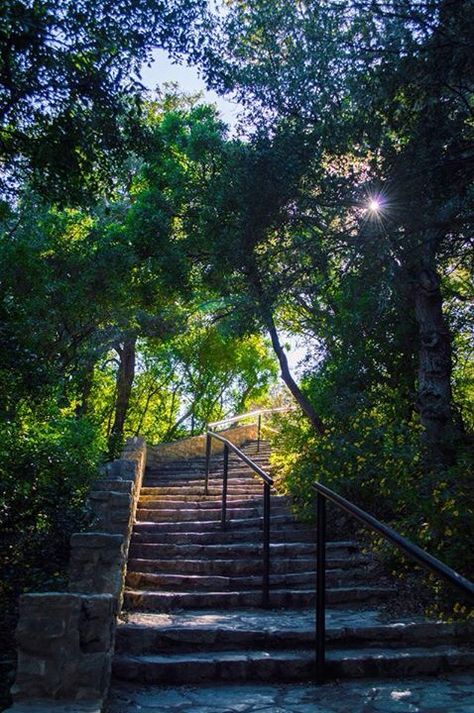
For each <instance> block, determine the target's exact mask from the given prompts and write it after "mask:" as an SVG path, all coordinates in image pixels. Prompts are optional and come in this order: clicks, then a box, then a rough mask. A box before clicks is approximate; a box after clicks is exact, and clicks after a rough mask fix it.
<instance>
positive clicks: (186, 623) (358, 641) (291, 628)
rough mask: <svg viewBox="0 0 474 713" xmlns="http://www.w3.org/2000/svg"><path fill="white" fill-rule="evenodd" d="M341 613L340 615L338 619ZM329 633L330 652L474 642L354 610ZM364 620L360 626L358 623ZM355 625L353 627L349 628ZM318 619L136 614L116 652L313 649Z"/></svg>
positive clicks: (455, 629)
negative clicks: (348, 649) (362, 648)
mask: <svg viewBox="0 0 474 713" xmlns="http://www.w3.org/2000/svg"><path fill="white" fill-rule="evenodd" d="M336 612H337V613H336ZM327 619H328V621H327V627H326V645H327V647H328V649H336V648H339V649H340V648H345V649H347V648H349V647H351V648H354V647H367V646H381V647H384V648H400V647H401V646H402V645H403V646H413V645H415V646H417V647H421V646H422V647H432V646H437V645H449V646H458V645H465V644H468V643H469V641H472V634H473V633H474V632H473V627H472V626H469V625H465V624H445V623H441V622H413V621H409V620H402V621H393V622H391V623H388V624H382V623H380V622H379V617H378V616H377V612H371V611H369V612H367V614H365V613H363V614H362V615H361V616H359V617H357V612H356V611H353V610H349V611H348V612H347V615H346V611H345V610H333V611H330V612H329V615H328V617H327ZM357 620H359V623H357V624H356V623H355V622H356V621H357ZM348 624H350V625H348ZM314 644H315V614H314V612H313V611H312V610H293V611H292V610H287V611H286V612H285V613H284V614H282V612H278V611H273V610H268V609H266V610H260V611H248V610H247V611H243V612H242V611H239V610H237V611H232V610H228V611H227V612H226V615H225V616H224V615H223V612H221V611H214V612H210V613H208V614H207V613H206V612H203V611H199V610H197V611H194V612H193V611H191V612H183V613H182V614H181V616H179V617H178V616H176V615H169V614H152V613H150V614H133V613H131V614H130V615H129V617H128V620H127V621H126V622H123V623H120V624H119V626H118V628H117V635H116V651H117V652H124V653H128V654H131V655H143V654H154V653H160V652H162V651H166V652H168V653H173V652H176V651H186V650H188V651H189V650H190V649H192V648H193V647H197V648H198V649H201V650H202V649H203V648H204V647H205V650H206V651H210V650H219V649H231V648H232V649H252V648H253V649H255V648H257V649H296V648H313V647H314Z"/></svg>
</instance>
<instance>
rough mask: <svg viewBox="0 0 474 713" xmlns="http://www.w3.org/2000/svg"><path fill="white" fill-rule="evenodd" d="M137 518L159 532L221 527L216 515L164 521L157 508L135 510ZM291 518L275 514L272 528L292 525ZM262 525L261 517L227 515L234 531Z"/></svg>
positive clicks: (202, 530)
mask: <svg viewBox="0 0 474 713" xmlns="http://www.w3.org/2000/svg"><path fill="white" fill-rule="evenodd" d="M137 520H138V521H139V522H151V523H155V525H156V529H157V531H161V532H190V533H191V532H193V533H195V532H215V531H216V530H218V529H220V528H221V524H220V520H219V519H218V518H217V517H216V518H214V519H213V520H186V521H180V522H175V521H172V520H170V521H168V522H164V521H162V520H161V519H160V517H159V510H140V511H137ZM293 521H294V520H293V518H292V517H291V515H275V516H274V517H272V521H271V524H272V526H273V528H275V529H276V528H278V527H280V526H282V525H283V526H284V525H292V524H293ZM262 527H263V517H260V516H255V517H234V518H232V517H231V516H230V515H229V514H228V515H227V521H226V528H225V529H227V530H233V529H235V530H236V531H237V530H239V529H240V528H242V529H245V528H253V529H257V530H258V529H261V528H262Z"/></svg>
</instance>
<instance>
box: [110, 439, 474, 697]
mask: <svg viewBox="0 0 474 713" xmlns="http://www.w3.org/2000/svg"><path fill="white" fill-rule="evenodd" d="M244 450H245V452H246V453H247V454H248V455H250V457H251V458H252V459H253V460H254V461H255V462H256V463H258V464H259V465H260V466H261V467H262V468H263V469H268V456H269V449H268V446H267V445H266V444H262V445H261V448H260V452H259V453H256V447H255V444H249V445H248V446H247V447H246V448H245V449H244ZM203 473H204V462H203V459H194V460H192V461H174V462H169V463H166V464H159V463H155V464H154V463H153V461H151V462H150V465H149V468H148V469H147V474H146V477H145V482H144V486H143V488H142V491H141V497H140V501H139V506H138V510H137V522H136V524H135V528H134V532H133V536H132V542H131V547H130V553H129V562H128V574H127V580H126V591H125V599H124V610H125V612H124V617H123V621H122V622H121V623H120V625H119V627H118V632H117V640H116V655H115V660H114V677H115V679H116V680H122V681H128V682H136V683H157V684H159V683H165V684H167V685H169V684H175V683H176V684H191V683H197V682H203V681H216V682H217V681H232V682H239V681H251V680H253V681H274V680H278V681H280V682H281V681H308V680H310V679H311V678H312V677H313V675H314V627H315V625H314V620H315V616H314V602H315V576H316V574H315V544H314V537H315V536H314V530H313V529H310V528H308V527H305V526H304V525H301V524H298V523H297V522H296V521H295V519H294V517H293V515H292V512H291V508H290V501H289V499H288V498H287V497H285V496H282V495H278V494H276V493H275V494H274V495H272V503H271V508H272V517H271V578H270V579H271V596H270V606H271V608H270V609H262V608H261V606H260V604H261V599H262V594H261V583H262V577H261V570H262V556H261V553H262V544H261V543H262V507H263V502H262V490H263V487H262V482H261V481H260V480H259V479H258V478H257V477H256V476H254V475H253V474H252V471H251V470H250V469H249V468H248V467H246V466H244V465H243V464H242V462H241V461H239V460H238V459H237V458H236V457H235V456H231V457H230V460H229V481H228V488H229V489H228V506H227V518H228V520H227V527H226V529H225V530H223V529H222V528H221V524H220V514H221V513H220V498H221V487H222V460H221V459H218V458H215V459H213V469H212V472H211V477H210V481H209V494H208V495H204V476H203ZM327 566H328V575H327V580H328V605H329V608H328V615H327V640H328V652H327V660H328V664H327V666H328V675H329V676H331V677H337V678H343V677H351V678H352V677H354V678H356V677H357V678H359V677H369V676H382V675H384V676H392V675H397V676H400V675H423V674H435V673H439V672H441V671H454V670H456V671H457V670H464V669H467V668H469V667H470V666H472V665H473V664H474V652H473V651H472V649H470V648H469V639H470V638H471V637H472V628H471V629H469V627H466V626H464V625H455V624H444V623H440V622H430V621H424V620H421V619H416V618H407V619H403V618H401V619H397V620H394V621H390V622H387V621H385V620H384V617H383V614H382V613H381V612H380V610H379V608H378V607H379V605H380V604H381V603H382V602H383V601H384V600H386V599H387V598H389V597H390V596H391V595H392V594H393V593H394V588H393V585H392V584H391V583H389V584H386V583H383V582H374V581H373V576H372V577H371V572H372V562H371V560H370V558H368V557H367V556H364V555H363V554H362V553H361V550H360V547H359V544H358V543H357V542H355V541H353V540H352V539H347V538H344V537H343V538H341V539H340V540H339V539H337V540H334V541H332V542H330V543H329V544H328V551H327ZM367 582H369V584H368V583H367Z"/></svg>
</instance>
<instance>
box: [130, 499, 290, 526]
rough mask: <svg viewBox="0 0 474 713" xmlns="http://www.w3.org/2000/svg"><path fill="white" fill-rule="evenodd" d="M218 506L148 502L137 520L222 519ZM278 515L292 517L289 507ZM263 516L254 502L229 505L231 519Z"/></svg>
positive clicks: (260, 508)
mask: <svg viewBox="0 0 474 713" xmlns="http://www.w3.org/2000/svg"><path fill="white" fill-rule="evenodd" d="M218 505H219V507H216V508H208V507H206V508H199V507H189V504H188V507H187V508H185V509H184V508H183V509H174V508H168V507H166V508H155V507H150V506H149V505H148V504H146V505H144V506H140V505H139V506H138V508H137V520H148V521H149V522H150V521H151V522H153V521H154V519H152V516H153V518H159V520H157V522H175V521H177V520H178V521H179V522H193V521H194V522H196V521H202V522H209V521H211V520H213V521H215V520H220V519H221V507H220V503H218ZM277 512H278V515H282V514H284V515H286V517H291V515H290V514H289V513H288V508H285V510H284V512H283V513H282V510H281V508H278V510H277ZM261 516H262V507H258V505H254V504H252V505H251V506H250V507H236V506H235V505H233V504H232V503H228V505H227V517H228V519H230V520H244V519H250V518H260V517H261Z"/></svg>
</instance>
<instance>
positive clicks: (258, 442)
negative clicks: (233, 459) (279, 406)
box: [257, 413, 262, 453]
mask: <svg viewBox="0 0 474 713" xmlns="http://www.w3.org/2000/svg"><path fill="white" fill-rule="evenodd" d="M261 433H262V414H261V413H259V415H258V421H257V453H260V435H261Z"/></svg>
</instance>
